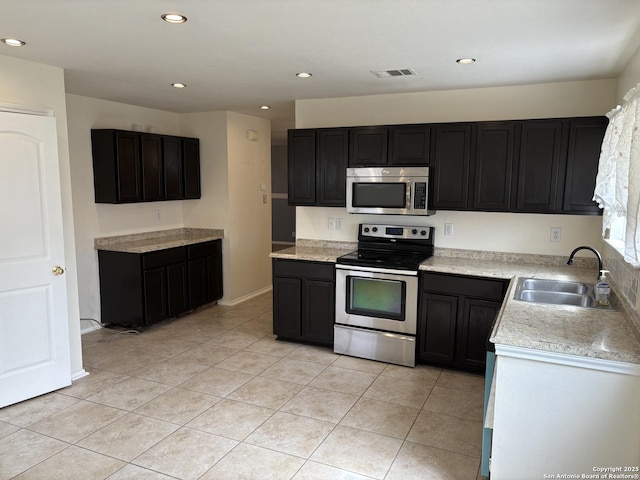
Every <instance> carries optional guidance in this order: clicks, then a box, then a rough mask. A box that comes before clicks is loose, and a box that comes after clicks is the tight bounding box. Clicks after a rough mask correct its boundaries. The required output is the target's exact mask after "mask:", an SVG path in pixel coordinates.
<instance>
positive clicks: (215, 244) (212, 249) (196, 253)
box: [187, 240, 222, 259]
mask: <svg viewBox="0 0 640 480" xmlns="http://www.w3.org/2000/svg"><path fill="white" fill-rule="evenodd" d="M187 255H188V257H189V259H192V258H202V257H207V256H209V255H222V242H220V240H214V241H212V242H205V243H198V244H196V245H189V246H188V247H187Z"/></svg>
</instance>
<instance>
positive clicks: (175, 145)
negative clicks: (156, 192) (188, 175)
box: [162, 137, 184, 200]
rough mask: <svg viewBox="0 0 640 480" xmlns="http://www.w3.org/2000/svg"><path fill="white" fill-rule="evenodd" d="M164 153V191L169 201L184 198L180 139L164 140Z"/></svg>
mask: <svg viewBox="0 0 640 480" xmlns="http://www.w3.org/2000/svg"><path fill="white" fill-rule="evenodd" d="M162 148H163V151H164V189H165V195H166V198H167V200H180V199H181V198H184V184H183V182H184V178H183V173H182V168H183V163H182V143H181V142H180V139H179V138H178V137H164V138H163V139H162Z"/></svg>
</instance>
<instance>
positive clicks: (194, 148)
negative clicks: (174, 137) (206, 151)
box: [181, 138, 201, 199]
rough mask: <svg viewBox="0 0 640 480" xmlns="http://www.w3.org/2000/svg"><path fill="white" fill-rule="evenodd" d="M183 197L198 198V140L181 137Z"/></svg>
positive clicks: (199, 193) (199, 194)
mask: <svg viewBox="0 0 640 480" xmlns="http://www.w3.org/2000/svg"><path fill="white" fill-rule="evenodd" d="M181 140H182V171H183V173H184V198H189V199H191V198H200V196H201V190H200V140H199V139H197V138H182V139H181Z"/></svg>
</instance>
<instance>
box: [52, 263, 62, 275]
mask: <svg viewBox="0 0 640 480" xmlns="http://www.w3.org/2000/svg"><path fill="white" fill-rule="evenodd" d="M51 273H53V274H54V275H62V274H63V273H64V268H62V267H61V266H60V265H56V266H55V267H53V268H52V269H51Z"/></svg>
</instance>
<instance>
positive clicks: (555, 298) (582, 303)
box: [518, 290, 596, 307]
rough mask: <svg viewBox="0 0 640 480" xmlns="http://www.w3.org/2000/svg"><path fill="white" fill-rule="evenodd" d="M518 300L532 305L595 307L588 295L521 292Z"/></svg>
mask: <svg viewBox="0 0 640 480" xmlns="http://www.w3.org/2000/svg"><path fill="white" fill-rule="evenodd" d="M518 300H523V301H525V302H534V303H551V304H554V305H575V306H576V307H595V306H596V302H595V300H594V299H593V297H591V296H589V295H585V294H577V293H567V292H544V291H542V290H522V292H521V293H520V298H519V299H518Z"/></svg>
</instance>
